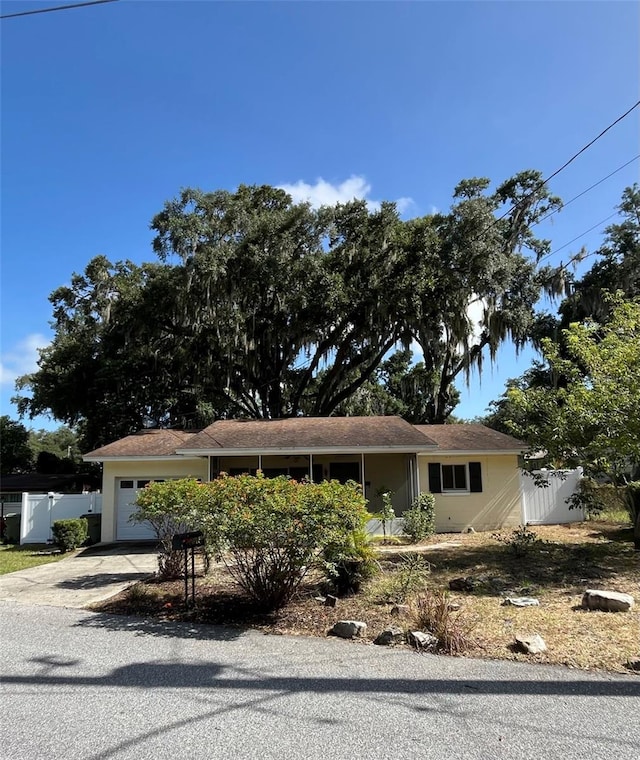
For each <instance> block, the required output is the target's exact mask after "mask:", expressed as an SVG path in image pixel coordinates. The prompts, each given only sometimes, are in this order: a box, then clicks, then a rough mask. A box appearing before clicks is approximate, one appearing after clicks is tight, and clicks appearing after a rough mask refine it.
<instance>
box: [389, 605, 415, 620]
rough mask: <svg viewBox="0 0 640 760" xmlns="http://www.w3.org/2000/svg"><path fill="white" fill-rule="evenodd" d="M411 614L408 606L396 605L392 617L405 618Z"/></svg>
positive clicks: (392, 610) (392, 609)
mask: <svg viewBox="0 0 640 760" xmlns="http://www.w3.org/2000/svg"><path fill="white" fill-rule="evenodd" d="M409 612H410V609H409V605H408V604H394V605H393V607H392V608H391V613H390V614H391V615H393V616H394V617H404V616H405V615H408V614H409Z"/></svg>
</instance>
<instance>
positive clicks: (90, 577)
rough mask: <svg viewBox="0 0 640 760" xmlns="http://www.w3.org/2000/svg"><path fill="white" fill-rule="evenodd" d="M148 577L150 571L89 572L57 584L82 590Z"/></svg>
mask: <svg viewBox="0 0 640 760" xmlns="http://www.w3.org/2000/svg"><path fill="white" fill-rule="evenodd" d="M148 577H149V573H87V575H80V576H78V577H77V578H66V579H65V580H63V581H58V583H56V586H57V587H58V588H68V589H76V590H82V589H92V588H102V587H103V586H109V585H111V584H112V583H133V582H134V581H141V580H143V579H144V578H148Z"/></svg>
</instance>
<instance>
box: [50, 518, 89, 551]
mask: <svg viewBox="0 0 640 760" xmlns="http://www.w3.org/2000/svg"><path fill="white" fill-rule="evenodd" d="M51 531H52V533H53V539H54V541H55V544H56V546H58V548H59V549H60V551H61V552H70V551H73V550H74V549H77V548H78V547H79V546H82V544H83V543H84V542H85V541H86V540H87V536H88V534H89V524H88V523H87V520H86V518H85V517H74V518H72V519H69V520H56V521H55V522H54V523H53V526H52V528H51Z"/></svg>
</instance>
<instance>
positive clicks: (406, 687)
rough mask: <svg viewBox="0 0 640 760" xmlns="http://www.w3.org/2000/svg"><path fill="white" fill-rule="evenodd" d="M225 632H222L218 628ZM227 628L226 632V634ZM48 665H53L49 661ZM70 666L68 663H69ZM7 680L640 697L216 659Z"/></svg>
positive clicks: (593, 689) (579, 687) (578, 686)
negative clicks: (285, 669) (270, 667)
mask: <svg viewBox="0 0 640 760" xmlns="http://www.w3.org/2000/svg"><path fill="white" fill-rule="evenodd" d="M218 633H220V631H218ZM224 633H226V632H223V635H224ZM45 662H46V663H47V664H51V663H50V662H48V661H47V660H45ZM65 664H66V663H65ZM1 680H2V683H4V684H5V685H8V684H31V685H37V684H42V685H48V686H107V687H117V686H120V687H131V688H137V689H167V688H171V689H190V690H193V689H203V688H206V689H212V688H213V689H224V690H241V691H256V692H277V693H280V694H300V693H305V692H306V693H313V694H333V693H339V694H366V695H372V694H408V695H416V696H418V695H424V694H439V695H447V694H449V695H451V694H474V695H475V694H477V695H479V696H480V695H482V696H486V695H498V694H513V695H543V696H562V697H584V696H588V697H636V698H637V697H640V681H638V680H637V679H635V678H634V677H629V678H628V679H625V678H616V679H615V680H609V679H602V680H581V679H579V678H576V679H572V680H567V681H560V680H548V681H542V680H540V681H539V680H530V679H522V680H520V679H500V678H498V679H447V678H411V679H409V678H365V677H363V678H357V679H354V678H306V677H299V676H271V675H261V674H260V672H259V671H255V670H243V669H241V668H229V667H228V666H224V665H220V664H219V663H216V662H202V663H198V664H190V663H182V662H179V663H174V662H139V663H133V664H131V665H125V666H123V667H120V668H115V669H114V670H112V671H111V672H110V673H108V674H106V675H102V676H80V675H78V676H73V675H62V674H61V675H54V674H53V673H52V672H51V670H50V669H47V671H46V672H43V673H40V674H34V675H21V676H15V675H7V676H2V678H1Z"/></svg>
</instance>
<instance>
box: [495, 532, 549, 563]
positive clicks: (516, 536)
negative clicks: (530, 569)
mask: <svg viewBox="0 0 640 760" xmlns="http://www.w3.org/2000/svg"><path fill="white" fill-rule="evenodd" d="M491 537H492V538H493V539H495V540H496V541H499V542H500V543H501V544H505V545H506V546H507V547H508V549H509V551H510V552H511V553H512V554H513V555H514V556H516V557H525V556H526V555H527V554H529V553H530V552H531V551H532V550H533V549H537V548H540V547H541V546H544V545H545V543H546V542H545V541H543V540H542V539H541V538H538V535H537V533H535V532H534V531H532V530H531V529H530V528H528V527H527V526H526V525H520V526H519V527H517V528H514V529H513V530H512V531H511V533H509V534H507V535H504V534H503V533H494V534H493V535H492V536H491Z"/></svg>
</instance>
